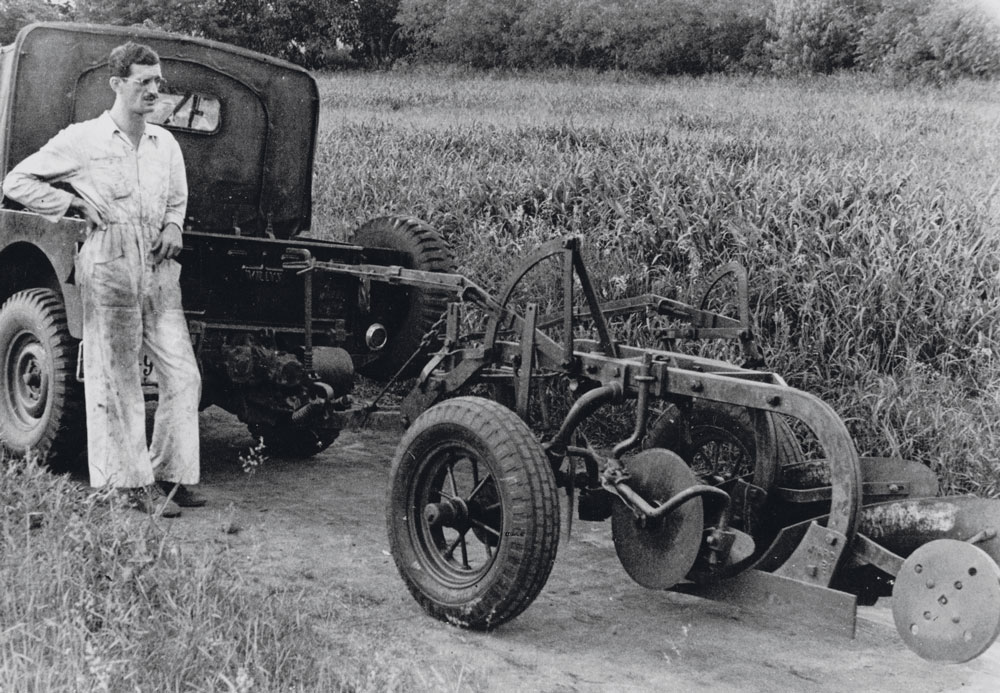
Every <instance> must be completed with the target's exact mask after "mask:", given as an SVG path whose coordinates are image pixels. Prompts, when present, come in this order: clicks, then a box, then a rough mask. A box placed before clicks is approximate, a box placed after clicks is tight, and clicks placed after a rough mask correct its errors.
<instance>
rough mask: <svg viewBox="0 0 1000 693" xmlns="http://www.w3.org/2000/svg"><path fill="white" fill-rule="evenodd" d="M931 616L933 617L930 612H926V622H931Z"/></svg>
mask: <svg viewBox="0 0 1000 693" xmlns="http://www.w3.org/2000/svg"><path fill="white" fill-rule="evenodd" d="M931 615H932V614H931V612H930V611H925V612H924V619H926V620H928V621H930V620H931Z"/></svg>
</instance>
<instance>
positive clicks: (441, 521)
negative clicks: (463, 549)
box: [424, 498, 469, 531]
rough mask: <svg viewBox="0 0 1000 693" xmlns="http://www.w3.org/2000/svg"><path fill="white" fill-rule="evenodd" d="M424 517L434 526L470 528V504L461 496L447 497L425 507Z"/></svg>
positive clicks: (464, 529) (461, 529)
mask: <svg viewBox="0 0 1000 693" xmlns="http://www.w3.org/2000/svg"><path fill="white" fill-rule="evenodd" d="M424 519H425V520H427V524H428V525H430V526H431V527H432V528H437V527H451V528H453V529H457V530H458V531H466V530H467V529H468V528H469V506H468V505H467V504H466V502H465V501H464V500H462V499H461V498H447V499H445V500H442V501H441V502H440V503H428V504H427V505H426V506H425V507H424Z"/></svg>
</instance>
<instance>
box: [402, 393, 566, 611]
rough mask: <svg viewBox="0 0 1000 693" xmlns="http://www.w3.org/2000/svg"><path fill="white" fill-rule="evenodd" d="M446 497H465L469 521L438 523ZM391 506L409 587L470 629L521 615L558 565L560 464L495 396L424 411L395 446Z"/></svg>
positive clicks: (433, 607)
mask: <svg viewBox="0 0 1000 693" xmlns="http://www.w3.org/2000/svg"><path fill="white" fill-rule="evenodd" d="M471 470H475V471H473V472H472V473H471V474H470V473H469V472H470V471H471ZM480 471H481V472H482V474H480V473H479V472H480ZM459 482H464V483H459ZM441 489H444V491H445V493H440V492H439V491H440V490H441ZM470 489H472V491H471V492H470ZM475 489H478V490H475ZM446 496H450V497H453V498H461V499H462V504H463V505H464V507H467V508H469V510H468V512H467V515H468V518H470V521H469V522H467V523H465V524H464V525H458V526H449V527H441V526H440V525H437V526H435V525H433V524H432V522H431V520H429V518H428V516H427V511H428V509H429V508H430V507H431V506H432V505H438V504H443V502H444V501H445V499H446ZM387 508H388V514H387V518H386V521H387V522H386V524H387V528H388V533H389V546H390V548H391V550H392V557H393V559H394V560H395V562H396V567H397V568H398V570H399V573H400V575H401V576H402V578H403V581H404V582H405V583H406V586H407V588H408V589H409V590H410V593H411V594H412V595H413V597H414V598H415V599H416V600H417V602H418V603H419V604H420V605H421V606H422V607H423V608H424V610H425V611H427V612H428V613H429V614H430V615H431V616H434V617H435V618H438V619H440V620H442V621H446V622H448V623H452V624H454V625H457V626H461V627H463V628H472V629H477V630H489V629H491V628H494V627H496V626H499V625H500V624H502V623H505V622H507V621H509V620H511V619H513V618H514V617H516V616H517V615H518V614H520V613H521V612H522V611H524V609H526V608H527V607H528V606H529V605H530V604H531V602H532V601H534V599H535V597H537V596H538V593H539V592H541V590H542V587H544V585H545V582H546V580H548V576H549V573H550V572H551V570H552V565H553V563H554V562H555V558H556V549H557V546H558V543H559V519H560V518H559V500H558V496H557V495H556V485H555V477H554V475H553V473H552V468H551V467H550V466H549V462H548V460H547V459H546V456H545V453H544V452H543V451H542V448H541V446H540V445H539V444H538V442H537V441H536V440H535V437H534V435H533V434H532V433H531V430H530V429H529V428H528V426H527V425H526V424H525V423H524V422H523V421H521V419H519V418H518V417H517V415H516V414H515V413H514V412H512V411H511V410H510V409H507V408H506V407H503V406H501V405H499V404H497V403H496V402H493V401H491V400H488V399H484V398H481V397H457V398H455V399H449V400H446V401H444V402H441V403H439V404H437V405H435V406H433V407H431V408H430V409H428V410H427V411H425V412H424V413H423V414H421V416H420V417H419V418H418V419H417V420H416V421H415V422H414V424H413V425H412V426H411V427H410V428H409V430H408V431H407V432H406V434H405V435H404V436H403V439H402V441H400V443H399V446H398V447H397V449H396V454H395V457H394V459H393V462H392V469H391V471H390V479H389V491H388V501H387ZM456 522H459V521H456ZM446 531H450V532H451V535H450V536H445V533H446ZM455 535H458V537H457V538H456V537H455ZM472 540H478V542H479V545H473V546H471V547H470V544H472ZM449 547H450V550H449ZM470 548H471V549H472V550H470ZM456 552H459V555H461V556H462V559H461V561H460V560H459V559H458V558H457V557H456ZM470 557H472V558H475V557H479V558H481V560H482V562H481V564H477V565H476V566H473V565H472V563H471V561H470Z"/></svg>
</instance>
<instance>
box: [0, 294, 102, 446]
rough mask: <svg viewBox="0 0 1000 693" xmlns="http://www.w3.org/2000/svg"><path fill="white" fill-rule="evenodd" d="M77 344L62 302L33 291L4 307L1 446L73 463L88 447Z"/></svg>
mask: <svg viewBox="0 0 1000 693" xmlns="http://www.w3.org/2000/svg"><path fill="white" fill-rule="evenodd" d="M76 354H77V341H76V340H75V339H73V337H72V336H70V334H69V328H68V327H67V325H66V308H65V306H64V305H63V301H62V298H61V297H60V296H59V294H57V293H56V292H55V291H52V290H51V289H27V290H25V291H21V292H19V293H16V294H14V295H13V296H11V297H10V298H9V299H7V301H6V302H5V303H4V304H3V307H2V308H0V364H2V368H3V370H2V371H0V372H2V378H3V380H2V382H0V442H2V445H3V448H4V449H5V450H6V451H7V452H9V453H12V454H15V455H23V454H24V453H25V452H27V451H28V450H29V449H31V450H35V451H36V452H38V453H39V454H41V455H42V456H43V457H47V459H48V461H49V462H50V464H59V465H63V464H67V463H69V462H70V461H71V460H73V459H74V458H75V457H76V456H77V455H78V454H79V453H80V452H81V450H82V448H83V443H84V426H83V424H84V407H83V388H82V387H81V386H80V384H79V383H78V382H77V380H76Z"/></svg>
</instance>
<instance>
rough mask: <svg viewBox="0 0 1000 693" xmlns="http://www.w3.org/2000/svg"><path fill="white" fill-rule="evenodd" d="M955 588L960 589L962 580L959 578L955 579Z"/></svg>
mask: <svg viewBox="0 0 1000 693" xmlns="http://www.w3.org/2000/svg"><path fill="white" fill-rule="evenodd" d="M955 589H957V590H960V589H962V581H961V580H955Z"/></svg>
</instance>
